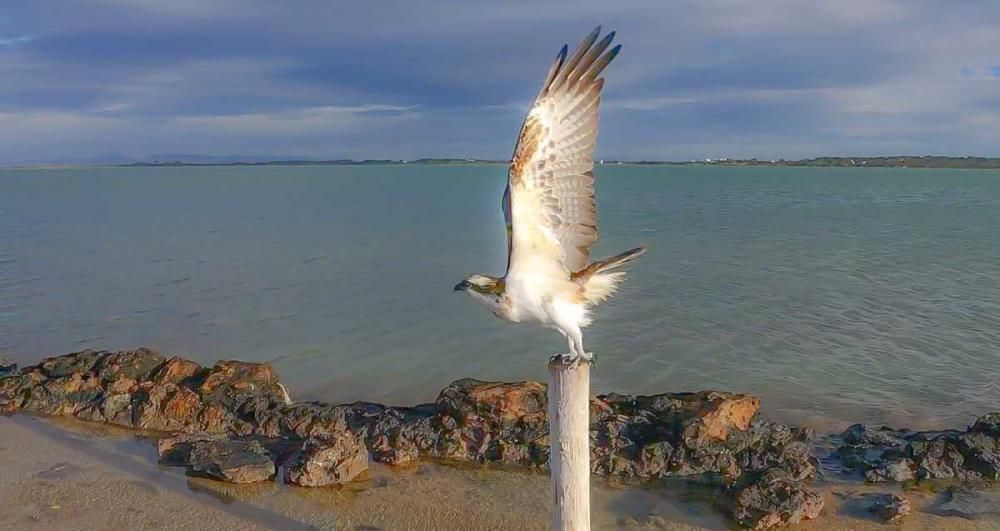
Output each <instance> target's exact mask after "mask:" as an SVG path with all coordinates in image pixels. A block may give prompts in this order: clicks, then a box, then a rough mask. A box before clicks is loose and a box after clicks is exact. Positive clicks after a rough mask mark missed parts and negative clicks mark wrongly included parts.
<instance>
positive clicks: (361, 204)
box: [0, 166, 1000, 428]
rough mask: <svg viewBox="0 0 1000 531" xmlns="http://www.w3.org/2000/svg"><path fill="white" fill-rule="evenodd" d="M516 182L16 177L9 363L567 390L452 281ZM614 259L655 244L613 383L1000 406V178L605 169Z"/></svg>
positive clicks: (606, 379)
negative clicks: (76, 357)
mask: <svg viewBox="0 0 1000 531" xmlns="http://www.w3.org/2000/svg"><path fill="white" fill-rule="evenodd" d="M504 180H505V170H504V168H503V167H502V166H455V167H446V166H441V167H434V166H369V167H343V166H340V167H338V166H327V167H322V166H317V167H257V168H251V167H218V168H192V167H187V168H85V169H67V170H0V356H5V357H8V358H12V359H14V360H16V361H19V362H22V363H25V362H33V361H35V360H37V359H38V358H39V357H41V356H45V355H50V354H57V353H64V352H68V351H73V350H78V349H82V348H86V347H95V348H125V347H134V346H140V345H144V346H149V347H153V348H157V349H160V350H163V351H165V352H169V353H177V354H183V355H186V356H189V357H193V358H195V359H198V360H200V361H202V362H206V363H210V362H212V361H214V360H216V359H218V358H240V359H249V360H259V361H271V362H272V363H273V364H274V365H275V366H276V367H277V368H278V370H279V372H280V373H281V374H282V376H283V378H284V379H285V380H286V381H288V382H289V383H290V388H291V390H292V395H293V397H295V398H297V399H324V400H331V401H348V400H356V399H367V400H378V401H388V402H401V403H409V402H414V401H422V400H431V399H433V398H434V396H435V395H436V392H437V390H438V389H440V388H441V387H443V386H444V385H445V384H447V383H448V382H449V381H451V380H454V379H456V378H460V377H465V376H473V377H477V378H482V379H503V380H511V379H544V378H545V369H544V366H545V361H546V359H547V357H548V356H549V355H551V354H555V353H558V352H562V351H563V350H564V349H565V342H564V341H563V339H562V338H561V337H559V336H558V335H557V334H555V333H554V332H551V331H547V330H542V329H536V328H533V327H530V326H527V325H519V326H514V325H509V324H506V323H503V322H501V321H499V320H497V319H496V318H494V317H492V316H491V315H489V314H488V313H487V312H486V311H485V310H483V309H481V308H479V307H478V306H476V304H475V303H474V302H473V301H472V300H471V299H469V298H468V297H467V296H464V295H462V294H456V293H453V292H452V290H451V288H452V286H453V285H454V284H455V283H456V282H457V281H459V280H461V279H462V278H463V277H465V276H466V275H468V274H469V273H473V272H482V273H493V274H502V272H503V271H502V269H503V267H504V264H505V259H506V250H505V248H504V245H505V242H504V233H503V225H502V217H501V213H500V209H499V200H500V194H501V192H502V190H503V185H504ZM598 203H599V212H600V223H601V232H602V239H601V241H600V242H599V244H598V247H597V248H596V250H595V252H594V256H595V257H603V256H605V255H610V254H613V253H617V252H619V251H622V250H624V249H627V248H629V247H632V246H634V245H637V244H643V245H646V246H647V247H649V252H648V253H647V254H646V255H645V256H644V257H643V258H642V259H641V260H640V261H639V262H637V263H636V264H635V266H634V267H633V268H632V269H631V272H630V276H629V279H628V281H627V282H626V284H625V286H624V288H623V290H622V291H621V292H620V293H619V295H618V296H617V297H616V298H615V299H614V300H612V301H611V302H610V303H608V304H605V305H603V306H601V307H600V308H599V309H598V310H597V322H596V324H595V326H594V327H593V328H591V329H590V330H589V331H588V332H587V334H586V336H585V337H586V342H587V346H588V348H589V349H591V350H594V351H595V352H596V353H597V355H598V357H599V364H598V367H597V369H596V372H595V374H594V377H593V378H594V381H593V384H594V386H595V387H596V388H597V390H598V391H611V390H617V391H621V392H633V393H651V392H659V391H667V390H671V391H677V390H694V389H702V388H721V389H727V390H733V391H745V392H751V393H755V394H758V395H760V396H761V397H762V398H763V401H764V402H763V404H764V409H765V410H766V411H767V412H768V413H769V414H771V415H774V416H776V417H778V418H780V419H782V420H786V421H791V422H798V423H803V424H806V425H810V426H814V427H818V428H827V427H830V428H836V427H842V426H843V425H844V424H845V423H847V422H853V421H875V422H889V423H892V424H905V425H908V426H913V427H926V428H934V427H943V426H951V425H961V424H964V423H967V422H969V421H970V420H971V419H972V418H973V417H974V416H975V415H978V414H981V413H984V412H985V411H987V410H989V409H998V408H1000V237H998V232H1000V173H997V172H980V171H972V170H957V171H945V170H916V169H912V170H903V169H886V170H878V169H805V168H713V167H629V166H614V167H611V166H603V167H599V168H598Z"/></svg>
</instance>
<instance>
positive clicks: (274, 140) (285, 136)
mask: <svg viewBox="0 0 1000 531" xmlns="http://www.w3.org/2000/svg"><path fill="white" fill-rule="evenodd" d="M3 5H4V7H3V9H0V164H18V163H37V162H88V161H110V160H119V159H122V160H124V159H128V160H142V159H147V158H150V157H157V156H161V155H170V154H195V155H206V156H235V157H265V158H266V157H282V158H292V157H299V158H325V159H335V158H354V159H364V158H391V159H414V158H420V157H469V158H488V159H506V158H509V156H510V153H511V152H512V150H513V143H514V140H515V138H516V135H517V130H518V128H519V127H520V124H521V121H522V120H523V118H524V114H525V113H526V112H527V109H528V107H529V106H530V104H531V100H532V98H533V97H534V96H535V94H537V92H538V89H539V87H540V84H541V81H542V78H543V76H544V74H545V73H546V71H547V70H548V66H549V65H550V63H551V61H552V59H553V57H554V56H555V54H556V52H557V51H558V50H559V48H560V47H561V46H562V45H563V44H564V43H569V44H570V46H571V47H572V46H573V45H575V44H576V43H577V42H578V41H579V40H580V39H581V38H582V37H583V36H584V35H586V34H587V33H588V32H589V31H590V30H591V29H592V28H593V27H594V26H596V25H598V24H600V25H603V27H604V28H605V29H606V30H611V29H614V30H616V31H617V37H616V42H619V43H621V44H622V45H623V50H622V53H621V54H620V55H619V56H618V58H617V59H616V60H615V62H614V63H613V64H612V65H611V66H610V67H609V68H608V70H606V72H605V78H606V84H605V94H604V100H603V104H602V111H601V112H602V114H601V131H600V135H599V138H598V147H597V152H596V154H595V157H597V158H607V159H628V160H690V159H704V158H721V157H730V158H750V157H756V158H759V159H773V158H802V157H812V156H820V155H858V156H872V155H896V154H940V155H981V156H1000V29H998V27H1000V2H997V1H996V0H984V1H976V0H948V1H937V0H838V1H836V2H831V1H829V0H754V1H748V0H650V1H633V0H614V1H611V0H602V1H591V0H578V1H574V2H544V1H540V0H532V1H527V2H524V1H519V0H514V1H504V2H499V1H497V2H484V1H479V0H442V1H435V2H422V1H415V0H409V1H398V2H397V1H377V0H369V1H367V2H358V1H351V2H340V1H330V0H327V1H314V0H300V1H295V2H276V1H274V0H211V1H208V0H77V1H50V0H3Z"/></svg>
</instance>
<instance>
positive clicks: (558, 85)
mask: <svg viewBox="0 0 1000 531" xmlns="http://www.w3.org/2000/svg"><path fill="white" fill-rule="evenodd" d="M599 35H600V27H598V28H597V29H595V30H594V31H593V32H591V33H590V34H589V35H587V37H586V38H584V40H583V42H582V43H581V44H580V45H579V46H578V47H577V48H576V50H575V51H574V52H573V54H572V55H570V56H569V58H568V59H567V57H566V52H567V47H565V46H563V48H562V50H560V52H559V54H558V55H557V56H556V60H555V62H554V64H553V65H552V67H551V68H550V69H549V72H548V74H547V75H546V77H545V82H544V83H543V85H542V89H541V91H540V92H539V94H538V97H537V98H536V100H535V103H534V105H533V106H532V108H531V111H530V112H529V113H528V116H527V117H526V118H525V120H524V124H523V125H522V127H521V133H520V135H519V137H518V142H517V146H516V147H515V148H514V156H513V158H512V160H511V163H510V168H509V171H508V181H507V189H506V190H505V191H504V199H503V210H504V216H505V219H506V221H507V242H508V260H507V272H508V274H510V272H511V270H513V269H516V268H518V267H519V266H522V265H523V266H524V267H537V266H538V265H539V264H540V263H542V262H545V263H549V264H552V265H553V266H554V267H557V268H559V269H560V270H561V271H563V272H564V273H575V272H578V271H580V270H582V269H584V268H585V267H587V265H588V264H589V262H590V247H591V246H593V244H594V243H595V242H596V241H597V237H598V233H597V204H596V200H595V197H594V173H593V168H594V162H593V160H592V155H593V151H594V145H595V144H596V142H597V128H598V108H599V106H600V100H601V90H602V89H603V87H604V79H603V78H600V77H599V76H600V74H601V72H603V71H604V69H605V68H606V67H607V66H608V64H609V63H610V62H611V61H612V60H613V59H614V58H615V56H616V55H618V52H619V50H620V49H621V46H620V45H618V46H615V47H613V48H611V49H610V50H608V47H609V46H611V41H612V40H613V39H614V32H611V33H609V34H608V35H606V36H605V37H604V38H603V39H601V40H600V42H598V40H597V38H598V36H599ZM595 43H596V44H595ZM539 260H541V261H542V262H540V261H539Z"/></svg>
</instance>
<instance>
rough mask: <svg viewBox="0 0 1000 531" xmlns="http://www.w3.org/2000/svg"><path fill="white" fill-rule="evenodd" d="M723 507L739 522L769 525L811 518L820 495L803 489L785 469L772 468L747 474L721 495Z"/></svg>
mask: <svg viewBox="0 0 1000 531" xmlns="http://www.w3.org/2000/svg"><path fill="white" fill-rule="evenodd" d="M723 503H725V506H724V508H725V509H726V510H727V511H728V512H729V514H730V515H732V517H733V519H735V520H736V522H737V523H739V524H740V525H741V526H743V527H746V528H750V529H769V528H772V527H777V526H785V525H789V524H797V523H799V522H801V521H802V520H811V519H814V518H816V517H818V516H819V513H820V511H822V510H823V498H822V496H820V495H819V494H817V493H815V492H812V491H809V490H806V488H805V487H804V486H803V485H802V483H801V482H800V481H798V480H796V479H795V477H794V476H793V475H792V474H790V473H789V472H788V471H785V470H782V469H779V468H772V469H769V470H767V471H765V472H763V473H761V474H752V475H749V476H748V477H747V478H746V479H744V480H742V481H741V482H740V483H739V484H737V485H736V486H735V487H733V488H732V490H731V492H730V493H729V495H728V496H727V497H725V498H723Z"/></svg>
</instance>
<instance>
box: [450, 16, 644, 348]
mask: <svg viewBox="0 0 1000 531" xmlns="http://www.w3.org/2000/svg"><path fill="white" fill-rule="evenodd" d="M600 34H601V27H600V26H598V27H597V28H595V29H594V30H593V31H592V32H591V33H590V34H589V35H587V37H586V38H584V39H583V42H581V43H580V45H579V46H578V47H577V48H576V50H575V51H574V52H573V53H572V54H570V55H568V54H567V51H568V47H567V46H565V45H564V46H563V47H562V49H561V50H560V51H559V53H558V54H557V55H556V58H555V61H554V62H553V64H552V66H551V67H550V68H549V71H548V74H547V75H546V76H545V81H544V83H543V84H542V88H541V91H540V92H539V93H538V96H537V97H536V98H535V101H534V103H533V105H532V106H531V109H530V111H529V112H528V115H527V117H526V118H525V120H524V123H523V124H522V126H521V130H520V135H519V136H518V140H517V144H516V147H515V148H514V154H513V157H512V158H511V161H510V164H509V167H508V172H507V187H506V188H505V190H504V193H503V197H502V199H501V201H500V204H501V210H502V211H503V214H504V221H505V223H506V226H507V270H506V273H505V274H504V276H502V277H493V276H489V275H482V274H474V275H470V276H468V277H466V278H465V279H464V280H462V281H461V282H459V283H458V284H457V285H456V286H455V288H454V290H455V291H461V292H466V293H468V294H469V295H471V296H472V298H473V299H475V300H476V301H478V302H480V303H482V304H483V305H484V306H486V308H487V309H489V311H490V312H491V313H493V315H495V316H497V317H499V318H501V319H503V320H506V321H510V322H513V323H536V324H540V325H542V326H544V327H547V328H551V329H555V330H557V331H558V332H559V333H560V334H562V335H563V336H564V337H565V338H566V341H567V345H568V346H569V353H568V354H559V355H556V356H553V360H555V359H557V358H561V359H562V360H563V361H564V362H568V363H572V364H577V363H580V362H581V361H586V362H593V360H594V355H593V354H592V353H591V352H587V350H586V349H585V348H584V346H583V331H582V329H583V328H586V327H587V326H589V325H590V324H592V323H593V317H592V316H591V310H592V308H593V307H594V306H596V305H597V304H598V303H600V302H602V301H604V300H606V299H608V298H609V297H610V296H611V295H612V294H614V293H615V291H617V288H618V286H619V284H620V283H621V282H622V280H623V279H624V277H625V273H624V272H622V271H615V270H616V269H618V268H620V267H621V266H623V265H625V264H628V263H630V262H632V261H633V260H635V259H637V258H638V257H639V256H641V255H642V254H643V253H644V252H646V249H645V248H644V247H636V248H634V249H630V250H628V251H625V252H623V253H621V254H618V255H615V256H612V257H611V258H607V259H604V260H598V261H594V262H592V261H590V248H591V246H593V245H594V244H595V243H596V242H597V237H598V231H597V202H596V197H595V193H594V172H593V169H594V161H593V158H592V156H593V151H594V146H595V144H596V141H597V125H598V107H599V105H600V101H601V90H602V88H603V87H604V78H602V77H601V73H602V72H603V71H604V69H605V68H606V67H607V66H608V64H609V63H611V61H612V60H613V59H614V58H615V57H616V56H617V55H618V53H619V51H620V50H621V45H620V44H619V45H615V46H614V47H613V48H610V49H609V47H610V46H611V42H612V40H613V39H614V37H615V32H613V31H612V32H610V33H608V34H607V35H606V36H604V37H603V38H602V39H601V40H600V41H598V37H599V36H600Z"/></svg>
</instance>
